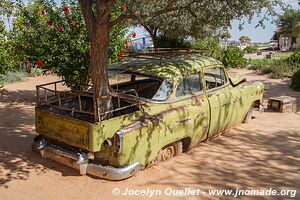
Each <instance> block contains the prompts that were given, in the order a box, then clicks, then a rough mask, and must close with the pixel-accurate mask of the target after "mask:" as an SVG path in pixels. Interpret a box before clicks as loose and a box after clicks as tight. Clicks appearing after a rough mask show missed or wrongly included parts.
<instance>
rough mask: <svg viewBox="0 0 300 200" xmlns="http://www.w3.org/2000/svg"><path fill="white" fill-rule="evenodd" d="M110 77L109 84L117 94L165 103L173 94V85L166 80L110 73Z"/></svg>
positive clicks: (131, 74) (123, 73)
mask: <svg viewBox="0 0 300 200" xmlns="http://www.w3.org/2000/svg"><path fill="white" fill-rule="evenodd" d="M109 75H110V78H109V83H110V85H111V87H112V88H113V89H114V90H115V91H116V92H124V93H127V94H129V95H135V96H136V95H138V97H141V98H144V99H149V100H154V101H165V100H167V99H168V98H169V96H170V95H171V92H172V84H171V83H170V82H168V81H167V80H164V79H160V78H156V77H150V76H147V75H140V74H133V73H125V72H109Z"/></svg>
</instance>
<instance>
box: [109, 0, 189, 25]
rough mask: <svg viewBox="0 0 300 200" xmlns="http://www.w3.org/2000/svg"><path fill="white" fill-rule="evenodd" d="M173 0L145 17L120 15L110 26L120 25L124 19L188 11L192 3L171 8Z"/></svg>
mask: <svg viewBox="0 0 300 200" xmlns="http://www.w3.org/2000/svg"><path fill="white" fill-rule="evenodd" d="M174 2H175V0H170V1H169V3H168V5H167V6H166V7H165V8H163V9H161V10H158V11H156V12H153V13H149V14H147V15H136V14H134V13H129V14H122V15H120V16H119V17H117V18H116V19H115V20H113V21H111V22H110V26H111V27H113V26H114V25H116V24H118V23H120V22H121V21H123V20H125V19H126V18H127V19H142V18H146V17H149V16H155V17H157V16H159V15H163V14H166V13H170V12H173V11H177V10H181V9H190V6H191V4H192V3H190V4H186V5H183V6H182V5H180V6H172V5H173V4H174Z"/></svg>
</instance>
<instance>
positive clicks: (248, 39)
mask: <svg viewBox="0 0 300 200" xmlns="http://www.w3.org/2000/svg"><path fill="white" fill-rule="evenodd" d="M239 40H240V42H241V43H242V44H244V43H250V42H251V39H250V37H248V36H246V35H243V36H241V37H240V39H239Z"/></svg>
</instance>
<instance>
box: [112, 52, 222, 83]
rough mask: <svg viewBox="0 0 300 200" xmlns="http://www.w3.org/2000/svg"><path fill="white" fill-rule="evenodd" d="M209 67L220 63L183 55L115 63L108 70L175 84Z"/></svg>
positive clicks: (214, 60) (200, 57) (202, 57)
mask: <svg viewBox="0 0 300 200" xmlns="http://www.w3.org/2000/svg"><path fill="white" fill-rule="evenodd" d="M211 65H222V63H221V62H220V61H218V60H216V59H214V58H211V57H206V56H200V55H184V56H177V57H173V58H168V59H167V58H164V59H159V58H153V57H148V58H147V57H145V58H133V59H129V60H126V61H123V62H119V63H115V64H113V65H111V66H110V67H109V68H108V69H109V70H121V71H125V72H136V73H140V74H146V75H151V76H156V77H161V78H163V79H166V80H168V81H170V82H172V83H175V82H177V81H178V80H181V79H182V78H183V77H184V76H186V75H189V74H193V73H196V72H199V71H201V69H202V68H203V67H207V66H211Z"/></svg>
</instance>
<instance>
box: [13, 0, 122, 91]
mask: <svg viewBox="0 0 300 200" xmlns="http://www.w3.org/2000/svg"><path fill="white" fill-rule="evenodd" d="M17 10H18V12H17V16H16V20H15V21H14V24H13V30H12V31H11V33H10V36H9V39H10V45H11V46H13V51H14V54H15V55H17V59H18V60H19V61H24V60H28V61H29V62H30V63H31V64H32V65H33V66H37V67H39V68H44V69H51V70H52V71H54V72H56V73H57V74H58V75H59V76H61V77H62V78H63V79H64V80H65V82H66V84H67V85H68V86H70V87H71V88H73V89H74V90H84V89H86V86H87V83H88V81H89V79H88V68H89V57H90V54H89V50H90V42H89V38H88V34H87V30H86V27H85V24H84V21H83V18H82V14H81V10H80V6H79V4H78V2H77V1H73V0H64V1H62V3H61V5H59V6H56V4H55V3H54V1H51V0H45V1H34V2H31V3H28V4H26V5H25V4H23V3H22V2H21V3H18V4H17ZM117 12H121V11H120V7H118V9H116V11H114V13H115V15H117V14H118V13H117ZM114 13H113V14H114ZM111 34H112V35H111V40H110V48H109V54H110V62H115V61H117V60H118V59H119V58H118V52H120V51H122V50H123V49H124V48H125V40H124V34H125V23H124V25H122V24H121V25H120V26H116V27H115V28H114V29H113V31H112V32H111Z"/></svg>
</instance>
